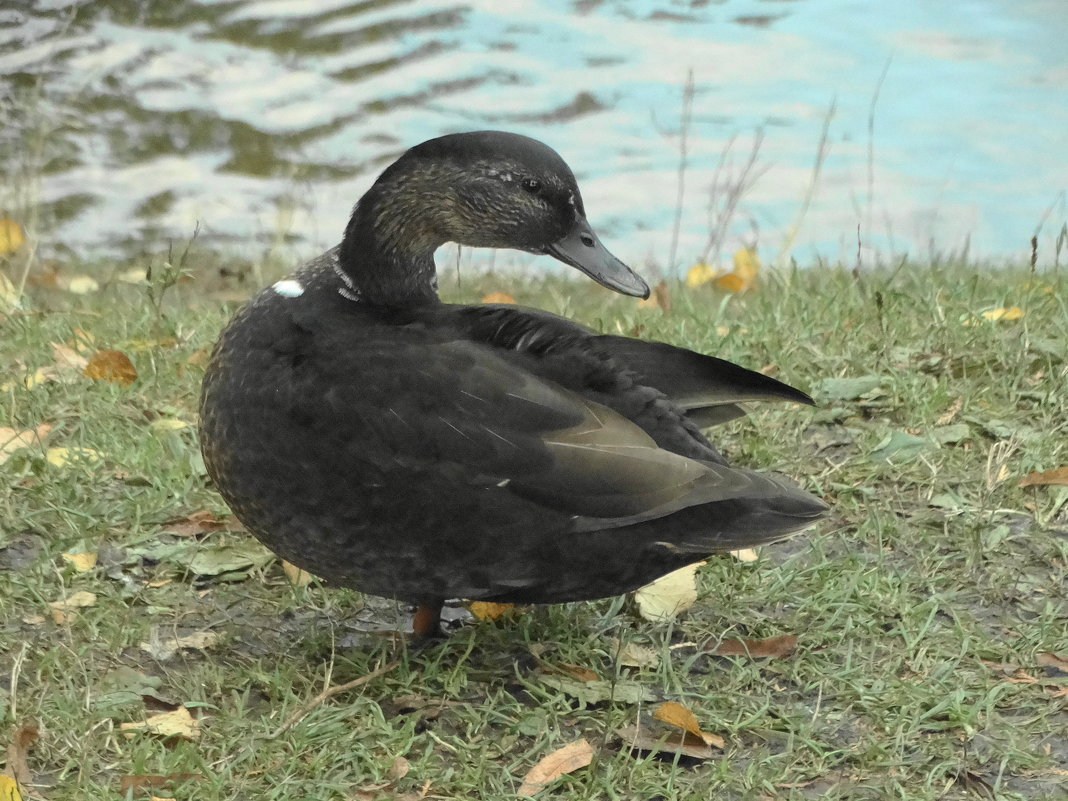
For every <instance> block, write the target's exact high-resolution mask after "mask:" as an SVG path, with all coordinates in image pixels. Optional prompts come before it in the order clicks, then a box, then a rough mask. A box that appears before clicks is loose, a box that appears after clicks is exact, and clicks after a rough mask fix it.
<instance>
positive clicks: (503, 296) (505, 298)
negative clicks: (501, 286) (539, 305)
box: [482, 292, 515, 306]
mask: <svg viewBox="0 0 1068 801" xmlns="http://www.w3.org/2000/svg"><path fill="white" fill-rule="evenodd" d="M482 302H483V303H510V304H512V305H513V306H514V305H515V298H513V297H512V296H511V295H509V294H508V293H507V292H490V293H489V294H488V295H485V296H484V297H483V298H482Z"/></svg>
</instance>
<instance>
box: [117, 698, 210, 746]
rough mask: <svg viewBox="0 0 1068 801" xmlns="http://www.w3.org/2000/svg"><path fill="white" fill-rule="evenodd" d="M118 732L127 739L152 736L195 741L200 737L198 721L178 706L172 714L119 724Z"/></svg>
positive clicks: (162, 713) (163, 713)
mask: <svg viewBox="0 0 1068 801" xmlns="http://www.w3.org/2000/svg"><path fill="white" fill-rule="evenodd" d="M119 731H121V732H122V733H123V734H125V735H126V736H127V737H135V736H136V735H138V734H154V735H157V736H159V737H181V738H182V739H183V740H195V739H197V738H198V737H199V736H200V721H199V720H197V719H196V718H195V717H193V716H192V715H191V714H190V713H189V710H188V709H186V708H185V707H184V706H180V707H178V708H177V709H175V710H174V711H173V712H161V713H160V714H158V715H150V716H149V717H147V718H145V719H144V720H141V721H130V722H127V723H120V724H119Z"/></svg>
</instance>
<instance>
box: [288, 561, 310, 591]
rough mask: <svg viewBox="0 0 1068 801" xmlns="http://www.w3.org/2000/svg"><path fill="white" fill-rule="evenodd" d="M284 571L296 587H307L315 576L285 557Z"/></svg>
mask: <svg viewBox="0 0 1068 801" xmlns="http://www.w3.org/2000/svg"><path fill="white" fill-rule="evenodd" d="M282 572H284V573H285V574H286V578H287V579H289V583H290V584H292V585H293V586H294V587H307V586H308V585H309V584H311V582H312V580H313V579H314V578H315V576H313V575H312V574H311V573H309V572H308V571H307V570H303V569H301V568H299V567H297V566H296V565H295V564H293V563H292V562H287V561H286V560H285V559H283V560H282Z"/></svg>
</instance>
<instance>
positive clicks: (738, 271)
mask: <svg viewBox="0 0 1068 801" xmlns="http://www.w3.org/2000/svg"><path fill="white" fill-rule="evenodd" d="M732 261H733V262H734V274H735V275H737V276H738V277H739V278H741V279H742V280H744V281H749V282H750V283H752V282H753V280H754V279H755V278H756V277H757V273H759V272H760V257H759V256H757V252H756V248H738V249H737V250H736V251H734V256H733V258H732Z"/></svg>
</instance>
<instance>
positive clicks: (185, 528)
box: [161, 509, 241, 537]
mask: <svg viewBox="0 0 1068 801" xmlns="http://www.w3.org/2000/svg"><path fill="white" fill-rule="evenodd" d="M234 523H236V521H235V520H233V519H232V518H231V517H230V516H229V515H224V516H223V517H219V516H218V515H216V514H215V513H214V512H211V511H209V510H207V509H202V510H201V511H199V512H193V514H191V515H186V516H185V517H172V518H171V519H170V520H166V521H164V523H163V526H162V527H161V530H162V531H167V532H170V533H171V534H176V535H177V536H179V537H195V536H198V535H200V534H207V533H208V532H210V531H219V530H220V529H224V528H229V529H230V530H231V531H239V530H240V528H241V527H240V524H238V525H237V527H234V525H233V524H234Z"/></svg>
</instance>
